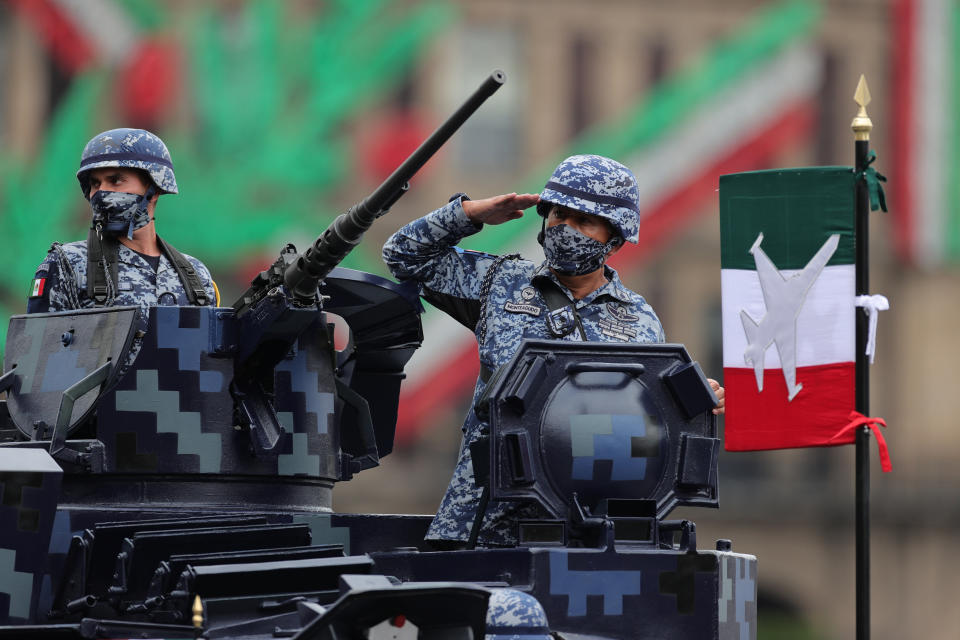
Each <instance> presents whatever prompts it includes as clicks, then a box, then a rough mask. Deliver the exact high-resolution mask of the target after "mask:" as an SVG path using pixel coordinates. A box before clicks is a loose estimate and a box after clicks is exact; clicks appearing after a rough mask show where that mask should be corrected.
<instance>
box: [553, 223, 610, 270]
mask: <svg viewBox="0 0 960 640" xmlns="http://www.w3.org/2000/svg"><path fill="white" fill-rule="evenodd" d="M541 244H543V254H544V255H545V256H546V258H547V265H548V266H549V267H550V268H551V269H553V270H554V271H556V272H557V273H559V274H561V275H565V276H582V275H585V274H587V273H592V272H593V271H596V270H597V269H599V268H600V267H602V266H603V263H604V262H605V261H606V259H607V254H608V253H610V251H611V250H612V249H613V248H614V247H616V246H617V245H618V244H619V243H618V242H617V238H611V239H610V240H609V241H608V242H607V243H606V244H604V243H603V242H600V241H599V240H594V239H593V238H591V237H589V236H586V235H584V234H582V233H580V232H579V231H577V230H576V229H574V228H573V227H570V226H568V225H566V224H556V225H553V226H552V227H547V228H546V229H544V231H543V241H542V243H541Z"/></svg>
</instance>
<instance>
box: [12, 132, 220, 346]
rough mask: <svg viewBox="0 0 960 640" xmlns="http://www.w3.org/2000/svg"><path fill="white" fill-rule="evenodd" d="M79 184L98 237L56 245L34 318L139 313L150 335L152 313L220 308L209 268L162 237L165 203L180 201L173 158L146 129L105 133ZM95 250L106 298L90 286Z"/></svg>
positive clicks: (84, 160)
mask: <svg viewBox="0 0 960 640" xmlns="http://www.w3.org/2000/svg"><path fill="white" fill-rule="evenodd" d="M77 179H78V180H79V181H80V188H81V190H82V192H83V196H84V198H86V199H87V200H88V201H89V202H90V206H91V208H92V210H93V223H92V225H91V232H90V235H89V237H88V239H87V241H77V242H71V243H68V244H60V243H59V242H55V243H53V245H52V246H51V248H50V252H49V253H48V254H47V257H46V258H45V259H44V261H43V262H42V263H41V264H40V266H39V267H38V268H37V273H36V275H35V276H34V280H33V290H32V293H31V296H30V299H29V301H28V303H27V312H28V313H42V312H46V311H64V310H69V309H85V308H90V307H95V306H121V305H139V306H140V307H141V308H142V310H143V312H144V313H143V314H142V316H141V321H142V322H143V323H144V324H143V326H142V328H145V322H146V312H147V310H148V308H149V307H151V306H155V305H188V304H200V305H204V304H216V303H218V302H219V295H218V292H217V289H216V285H215V284H214V282H213V279H212V278H211V277H210V272H209V271H208V270H207V268H206V267H205V266H204V265H203V263H202V262H200V261H199V260H197V259H196V258H193V257H191V256H187V255H184V254H181V253H179V252H178V251H176V249H173V247H171V246H170V245H169V244H168V243H166V242H164V241H163V240H161V238H160V237H159V236H158V235H157V232H156V229H155V226H154V220H153V216H154V211H155V208H156V204H157V199H158V198H159V197H160V194H163V193H177V181H176V178H175V176H174V173H173V164H172V162H171V160H170V153H169V151H167V147H166V145H164V144H163V141H162V140H160V138H158V137H157V136H155V135H153V134H152V133H150V132H149V131H144V130H143V129H112V130H110V131H105V132H103V133H101V134H99V135H97V136H95V137H94V138H93V139H92V140H90V142H88V143H87V145H86V147H84V150H83V153H82V155H81V158H80V169H79V170H78V171H77ZM93 243H95V245H94V251H96V253H94V254H92V255H97V254H100V255H101V257H100V259H99V260H97V261H94V262H93V264H94V265H95V267H94V268H97V269H101V270H102V273H103V277H102V278H101V279H100V281H101V282H102V283H103V285H104V286H103V290H102V295H97V294H98V291H94V288H93V282H90V281H88V267H89V266H90V264H91V262H90V261H89V260H88V258H89V257H90V255H91V253H90V251H91V245H92V244H93ZM111 248H112V253H111V251H110V249H111ZM112 266H115V269H116V270H115V275H114V273H111V272H112V271H113V269H111V267H112Z"/></svg>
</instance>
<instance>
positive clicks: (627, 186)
mask: <svg viewBox="0 0 960 640" xmlns="http://www.w3.org/2000/svg"><path fill="white" fill-rule="evenodd" d="M535 204H536V205H537V213H538V214H539V215H541V216H542V217H543V228H542V230H541V232H540V234H539V236H538V238H537V239H538V241H539V242H540V244H541V245H542V246H543V250H544V254H545V256H546V260H545V261H544V262H542V263H541V264H539V265H537V264H534V263H533V262H529V261H527V260H523V259H519V257H518V256H500V257H498V256H494V255H490V254H487V253H480V252H476V251H466V250H463V249H460V248H459V247H457V246H456V245H457V243H458V242H459V241H460V240H461V239H462V238H465V237H466V236H470V235H473V234H475V233H477V232H479V231H480V230H481V229H482V228H483V225H484V224H502V223H504V222H508V221H510V220H513V219H516V218H519V217H520V216H522V215H523V209H526V208H528V207H530V206H533V205H535ZM639 224H640V214H639V191H638V187H637V182H636V178H635V177H634V176H633V173H631V172H630V170H629V169H627V168H626V167H625V166H623V165H622V164H620V163H619V162H615V161H613V160H610V159H608V158H604V157H601V156H595V155H577V156H572V157H570V158H567V159H566V160H564V161H563V162H562V163H561V164H560V166H558V167H557V169H556V170H555V171H554V173H553V175H552V176H551V178H550V180H549V181H548V182H547V184H546V186H545V187H544V189H543V191H542V192H541V193H540V195H539V196H538V195H536V194H516V193H511V194H506V195H501V196H497V197H494V198H488V199H486V200H477V201H472V200H470V199H469V198H467V197H466V196H464V195H462V194H458V196H456V197H454V198H452V199H451V201H450V202H449V203H448V204H447V205H446V206H444V207H441V208H440V209H437V210H436V211H434V212H432V213H430V214H428V215H426V216H424V217H423V218H420V219H418V220H415V221H413V222H411V223H410V224H408V225H406V226H405V227H403V228H402V229H400V230H399V231H398V232H397V233H395V234H394V235H393V236H392V237H391V238H390V239H389V240H388V241H387V243H386V244H385V245H384V248H383V257H384V261H385V262H386V263H387V266H388V267H389V268H390V270H391V272H392V273H393V275H394V276H395V277H397V278H398V279H400V280H409V279H414V280H417V281H418V282H419V283H420V285H421V292H422V295H423V296H424V298H426V299H427V300H428V301H429V302H430V303H431V304H433V305H435V306H437V307H439V308H440V309H442V310H443V311H444V312H446V313H447V314H449V315H450V316H452V317H453V318H455V319H456V320H457V321H459V322H460V323H461V324H463V325H465V326H467V327H469V328H470V329H471V330H473V331H474V332H475V333H476V336H477V342H478V345H479V354H480V363H481V375H480V379H479V380H477V385H476V388H475V390H474V396H473V399H474V402H476V400H477V399H478V398H479V397H480V394H482V393H483V390H484V388H485V386H486V381H487V380H488V379H489V375H490V373H491V372H492V371H494V370H495V369H496V368H497V367H499V366H500V365H502V364H504V363H505V362H507V361H508V360H509V359H510V358H511V357H512V356H513V355H514V353H516V351H517V349H518V347H519V345H520V342H521V341H522V340H523V339H524V338H534V339H557V340H592V341H603V342H663V341H664V340H665V337H664V333H663V327H661V326H660V321H659V320H658V319H657V316H656V314H655V313H654V311H653V309H652V308H651V307H650V305H649V304H647V303H646V301H645V300H644V299H643V297H642V296H640V295H638V294H636V293H634V292H633V291H631V290H630V289H628V288H627V287H625V286H624V285H623V284H622V283H621V282H620V278H619V276H618V275H617V272H616V271H615V270H614V269H612V268H611V267H609V266H608V265H606V264H605V261H606V259H607V258H608V257H609V256H611V255H612V254H614V253H615V252H616V251H618V250H619V249H620V247H621V246H623V243H624V242H633V243H636V242H637V239H638V232H639ZM551 289H553V291H554V293H549V291H550V290H551ZM557 292H559V293H560V294H561V295H562V298H557V297H556V296H557ZM548 296H550V297H552V298H553V299H554V300H562V302H563V305H562V306H561V305H559V304H556V303H555V304H552V305H551V304H550V303H549V302H548V299H547V298H548ZM711 385H712V386H713V387H714V389H715V390H716V392H717V395H718V398H719V399H720V402H721V404H720V405H718V408H717V409H716V410H715V412H721V411H722V410H723V406H722V403H723V390H722V389H721V388H720V386H719V384H717V383H716V382H715V381H711ZM483 426H484V425H483V423H481V422H480V420H479V419H478V418H477V416H476V414H475V413H474V412H473V411H470V412H468V414H467V418H466V420H465V422H464V424H463V427H462V429H463V433H464V436H463V442H462V444H461V447H460V455H459V458H458V460H457V466H456V469H455V470H454V474H453V479H452V480H451V482H450V485H449V487H448V488H447V492H446V494H445V495H444V497H443V501H442V502H441V505H440V508H439V509H438V510H437V515H436V517H435V518H434V520H433V522H432V523H431V525H430V529H429V531H428V532H427V539H428V540H430V541H432V542H433V543H434V544H435V545H436V546H437V547H438V548H457V547H458V546H461V545H462V543H463V542H464V541H467V540H469V538H470V533H471V530H472V527H473V525H474V521H475V520H476V518H477V511H478V504H479V501H480V496H481V493H482V491H481V489H480V488H478V487H476V486H475V484H474V480H473V465H472V462H471V458H470V447H469V445H470V443H471V442H473V441H474V440H476V439H477V438H478V437H479V436H480V433H481V430H482V428H483ZM533 509H534V507H532V506H528V505H523V506H519V505H516V504H513V503H491V504H490V505H489V507H488V508H487V510H486V512H485V514H484V515H483V520H482V525H481V527H480V530H479V537H478V541H479V543H480V544H482V545H486V546H512V545H514V544H515V543H516V531H515V529H516V527H515V523H516V520H517V519H519V518H529V517H535V516H538V515H540V514H536V513H534V511H533Z"/></svg>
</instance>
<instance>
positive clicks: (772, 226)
mask: <svg viewBox="0 0 960 640" xmlns="http://www.w3.org/2000/svg"><path fill="white" fill-rule="evenodd" d="M854 186H855V175H854V173H853V170H852V169H851V168H850V167H811V168H805V169H775V170H771V171H751V172H748V173H735V174H731V175H725V176H720V246H721V249H720V264H721V267H722V268H723V269H754V268H755V264H754V260H753V256H752V255H751V254H750V248H751V247H752V246H753V243H754V242H756V240H757V234H758V233H759V232H760V231H763V234H764V238H763V245H762V247H763V250H764V252H765V253H766V254H767V255H768V256H769V257H770V259H771V260H773V263H774V264H775V265H777V268H778V269H802V268H803V267H804V266H805V265H806V264H807V262H808V261H809V260H810V258H812V257H813V255H814V254H815V253H816V252H817V250H818V249H820V247H821V246H822V245H823V243H824V241H826V239H827V236H829V235H832V234H834V233H839V234H840V245H839V246H838V247H837V250H836V252H835V253H834V254H833V257H832V258H831V259H830V262H828V263H827V264H828V265H831V266H832V265H840V264H852V263H854V261H855V254H854V208H855V189H854Z"/></svg>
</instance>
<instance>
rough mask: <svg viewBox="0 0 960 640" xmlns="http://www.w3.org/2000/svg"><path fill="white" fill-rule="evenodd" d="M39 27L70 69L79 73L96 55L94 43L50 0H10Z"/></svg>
mask: <svg viewBox="0 0 960 640" xmlns="http://www.w3.org/2000/svg"><path fill="white" fill-rule="evenodd" d="M9 2H10V4H12V5H13V7H14V8H15V9H17V10H18V11H20V14H21V15H23V16H24V17H25V18H26V19H27V20H29V21H30V22H32V23H33V24H34V26H36V28H37V29H38V30H39V32H40V35H41V37H42V38H43V40H44V43H45V44H46V46H47V49H49V50H50V52H51V53H52V54H53V56H54V58H55V59H56V60H57V62H58V63H59V64H60V66H61V67H63V69H64V70H66V71H67V72H68V73H77V72H78V71H82V70H83V69H85V68H86V67H87V66H88V65H90V64H91V63H92V62H93V61H94V58H95V57H96V52H95V51H94V48H93V45H92V44H91V43H90V42H89V41H88V40H87V38H86V37H85V36H84V35H83V34H82V33H81V32H80V30H79V29H77V28H76V26H74V24H73V23H72V22H71V21H70V20H69V19H68V18H67V16H65V15H64V14H63V12H62V11H61V10H60V8H59V7H57V6H56V5H55V4H54V3H52V2H50V1H49V0H9Z"/></svg>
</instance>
